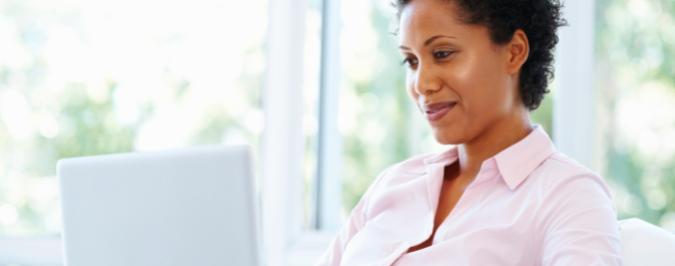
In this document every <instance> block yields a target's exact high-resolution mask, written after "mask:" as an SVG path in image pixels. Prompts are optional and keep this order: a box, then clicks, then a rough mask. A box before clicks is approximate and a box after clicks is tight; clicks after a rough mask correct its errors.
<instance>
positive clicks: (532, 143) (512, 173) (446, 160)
mask: <svg viewBox="0 0 675 266" xmlns="http://www.w3.org/2000/svg"><path fill="white" fill-rule="evenodd" d="M554 152H555V146H554V145H553V142H552V141H551V139H550V138H549V136H548V134H546V131H544V129H543V128H542V127H541V126H540V125H534V128H533V130H532V132H530V133H529V134H528V135H527V136H526V137H525V138H523V139H521V140H520V141H518V142H516V143H514V144H513V145H511V146H509V147H508V148H506V149H504V150H502V151H501V152H499V153H497V154H496V155H495V156H493V157H491V158H489V159H487V160H486V161H485V162H483V166H487V165H490V164H491V163H492V161H494V162H495V163H496V165H497V168H498V170H499V173H500V174H501V176H502V178H503V179H504V182H505V183H506V185H507V186H508V187H509V189H511V190H513V189H515V188H516V187H518V185H520V183H522V182H523V181H525V179H526V178H527V177H528V176H529V175H530V174H531V173H532V172H533V171H534V170H535V169H536V168H537V167H538V166H539V165H540V164H541V163H543V162H544V160H546V158H548V157H549V156H551V154H553V153H554ZM457 158H458V154H457V146H452V147H451V148H449V149H448V150H446V151H444V152H441V153H439V154H436V155H432V156H431V157H428V158H426V159H424V164H426V165H431V164H438V163H442V164H443V165H447V164H450V163H452V162H454V161H455V160H457ZM481 169H482V168H481Z"/></svg>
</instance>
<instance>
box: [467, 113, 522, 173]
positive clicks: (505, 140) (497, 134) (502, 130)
mask: <svg viewBox="0 0 675 266" xmlns="http://www.w3.org/2000/svg"><path fill="white" fill-rule="evenodd" d="M531 131H532V126H531V124H530V117H529V114H528V113H527V111H524V113H521V114H518V115H514V116H512V117H509V118H507V119H502V120H501V121H499V122H497V123H495V124H493V125H491V126H489V127H487V128H486V129H485V130H483V132H481V133H479V134H478V136H477V137H475V138H474V139H472V140H471V141H469V142H466V143H463V144H460V145H459V146H458V155H459V167H460V172H461V174H462V175H463V176H468V177H471V178H473V177H475V176H476V174H478V171H479V170H480V167H481V164H482V163H483V161H485V160H487V159H488V158H490V157H492V156H494V155H496V154H497V153H499V152H500V151H502V150H504V149H506V148H508V147H509V146H511V145H513V144H514V143H516V142H518V141H520V140H521V139H523V138H525V137H526V136H527V135H528V134H529V133H530V132H531Z"/></svg>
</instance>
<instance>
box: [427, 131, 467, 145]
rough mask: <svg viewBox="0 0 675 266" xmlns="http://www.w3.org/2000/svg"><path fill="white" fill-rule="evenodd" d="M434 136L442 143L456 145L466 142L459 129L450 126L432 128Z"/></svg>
mask: <svg viewBox="0 0 675 266" xmlns="http://www.w3.org/2000/svg"><path fill="white" fill-rule="evenodd" d="M432 130H433V132H434V138H435V139H436V141H437V142H438V143H440V144H443V145H450V144H451V145H457V144H462V143H464V142H466V138H465V136H464V134H462V132H460V130H457V129H450V128H432Z"/></svg>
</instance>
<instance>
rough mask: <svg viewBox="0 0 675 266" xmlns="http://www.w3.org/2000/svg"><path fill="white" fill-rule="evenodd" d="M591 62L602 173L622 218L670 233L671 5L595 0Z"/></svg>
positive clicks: (674, 112) (674, 196) (673, 204)
mask: <svg viewBox="0 0 675 266" xmlns="http://www.w3.org/2000/svg"><path fill="white" fill-rule="evenodd" d="M597 6H598V8H597V18H596V23H597V27H596V29H597V31H596V48H595V51H596V55H597V61H596V64H595V73H596V81H595V84H596V88H597V90H598V95H599V97H598V99H597V104H598V109H599V116H600V120H599V122H600V124H601V129H602V130H601V134H602V138H601V139H602V141H601V143H600V147H601V152H602V153H603V156H602V158H603V160H602V161H601V166H602V170H603V172H604V176H605V177H606V178H607V179H609V180H610V181H611V182H612V183H613V184H614V193H615V194H616V205H617V208H618V210H619V215H620V218H628V217H639V218H641V219H644V220H646V221H649V222H651V223H654V224H657V225H661V226H663V227H664V228H666V229H668V230H670V231H671V232H675V143H674V142H673V141H672V140H673V139H675V65H674V63H673V62H675V49H673V47H675V35H674V34H673V31H672V29H673V28H674V27H675V3H674V2H673V1H659V0H612V1H609V0H599V1H598V2H597Z"/></svg>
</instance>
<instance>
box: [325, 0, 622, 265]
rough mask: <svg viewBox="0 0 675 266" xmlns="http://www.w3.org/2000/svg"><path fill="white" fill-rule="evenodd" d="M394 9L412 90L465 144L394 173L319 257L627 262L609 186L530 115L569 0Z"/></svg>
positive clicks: (466, 0)
mask: <svg viewBox="0 0 675 266" xmlns="http://www.w3.org/2000/svg"><path fill="white" fill-rule="evenodd" d="M396 5H397V8H398V11H399V12H398V15H399V34H398V35H399V41H400V50H401V53H402V54H403V57H404V58H405V59H404V63H405V64H406V66H407V77H406V79H407V82H406V83H407V84H406V87H407V90H408V92H409V95H410V97H411V98H412V100H413V101H414V102H415V103H417V106H418V107H419V109H420V111H421V113H422V115H423V117H424V118H425V119H427V120H428V122H429V125H430V126H431V129H432V130H433V133H434V137H435V138H436V140H437V141H438V142H439V143H441V144H456V146H455V147H454V148H451V149H450V150H448V151H446V152H443V153H441V154H435V155H422V156H416V157H413V158H410V159H408V160H406V161H403V162H400V163H398V164H396V165H393V166H391V167H389V168H387V169H386V170H384V171H383V172H382V173H381V174H380V175H379V176H378V177H377V178H376V179H375V181H374V182H373V183H372V184H371V185H370V187H369V188H368V190H367V191H366V193H365V194H364V195H363V197H362V198H361V200H360V201H359V203H358V204H357V205H356V207H355V208H354V209H353V210H352V212H351V215H350V217H349V219H348V221H347V223H346V224H345V226H344V227H343V228H342V230H341V231H340V233H339V234H338V236H337V238H336V239H335V240H334V241H333V242H332V244H331V246H330V248H329V249H328V251H327V252H326V254H325V255H324V256H323V257H322V259H321V261H320V263H319V264H320V265H620V264H621V257H620V243H619V238H618V236H619V234H618V225H617V221H616V213H615V210H614V208H613V205H612V199H611V194H610V192H609V190H608V188H607V186H606V184H605V182H604V181H603V180H602V179H601V178H600V177H599V176H598V175H596V174H594V173H593V172H591V171H590V170H588V169H586V168H584V167H583V166H581V165H579V164H578V163H576V162H575V161H573V160H572V159H570V158H568V157H566V156H565V155H563V154H561V153H560V152H558V151H556V149H555V147H554V145H553V143H552V142H551V140H550V138H549V137H548V136H547V134H546V132H545V131H544V130H543V129H542V128H541V127H540V126H538V125H534V126H533V125H531V122H530V117H529V111H531V110H534V109H536V108H537V107H538V105H539V103H540V101H541V100H542V98H543V96H544V94H545V93H547V89H546V86H547V84H548V82H549V80H550V78H551V76H552V73H553V69H552V60H553V49H554V47H555V44H556V42H557V36H556V30H557V28H558V27H559V26H561V25H563V24H564V20H563V19H562V18H561V17H560V3H559V2H558V1H554V0H510V1H504V0H482V1H481V0H473V1H472V0H399V1H398V2H397V3H396ZM561 89H564V88H561ZM570 130H573V129H570Z"/></svg>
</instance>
